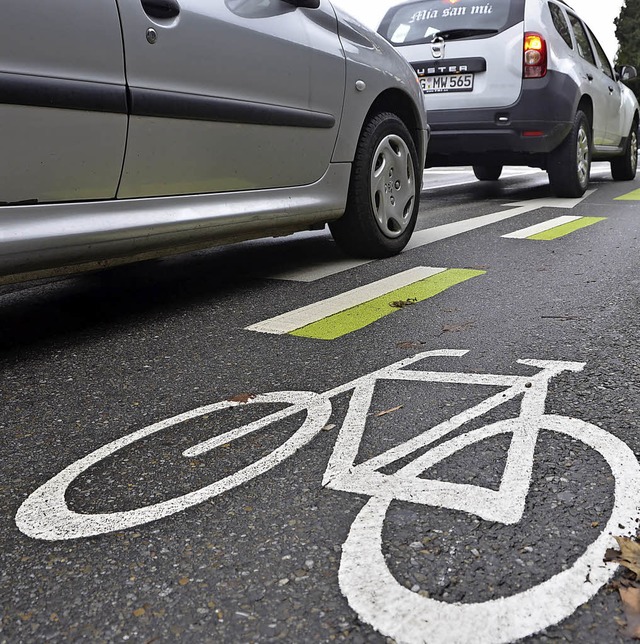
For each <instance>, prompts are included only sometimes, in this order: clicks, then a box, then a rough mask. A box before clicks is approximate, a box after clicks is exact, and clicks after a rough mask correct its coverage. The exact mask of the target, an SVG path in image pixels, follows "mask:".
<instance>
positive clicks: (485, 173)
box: [473, 165, 502, 181]
mask: <svg viewBox="0 0 640 644" xmlns="http://www.w3.org/2000/svg"><path fill="white" fill-rule="evenodd" d="M473 174H475V175H476V179H478V180H480V181H497V180H498V179H499V178H500V175H501V174H502V166H501V165H474V166H473Z"/></svg>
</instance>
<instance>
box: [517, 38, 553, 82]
mask: <svg viewBox="0 0 640 644" xmlns="http://www.w3.org/2000/svg"><path fill="white" fill-rule="evenodd" d="M546 73H547V43H546V42H545V40H544V38H543V37H542V36H541V35H540V34H537V33H535V32H533V31H527V33H525V35H524V65H523V71H522V74H523V76H524V78H542V77H543V76H544V75H545V74H546Z"/></svg>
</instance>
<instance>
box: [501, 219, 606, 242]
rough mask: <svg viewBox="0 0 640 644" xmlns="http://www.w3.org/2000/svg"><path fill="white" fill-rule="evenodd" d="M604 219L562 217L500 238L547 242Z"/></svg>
mask: <svg viewBox="0 0 640 644" xmlns="http://www.w3.org/2000/svg"><path fill="white" fill-rule="evenodd" d="M604 219H606V217H574V216H571V215H564V216H562V217H556V218H555V219H549V221H543V222H542V223H540V224H535V225H533V226H528V227H527V228H523V229H522V230H516V231H515V232H513V233H508V234H507V235H502V236H503V237H505V238H507V239H536V240H547V241H548V240H552V239H558V238H559V237H564V236H565V235H568V234H569V233H572V232H574V231H576V230H580V229H581V228H586V227H587V226H592V225H593V224H597V223H598V222H599V221H603V220H604Z"/></svg>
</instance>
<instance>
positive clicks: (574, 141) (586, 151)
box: [547, 110, 591, 197]
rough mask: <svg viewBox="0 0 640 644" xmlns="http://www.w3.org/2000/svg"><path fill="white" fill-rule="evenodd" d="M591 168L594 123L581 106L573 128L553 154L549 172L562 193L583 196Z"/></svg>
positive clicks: (557, 191)
mask: <svg viewBox="0 0 640 644" xmlns="http://www.w3.org/2000/svg"><path fill="white" fill-rule="evenodd" d="M590 172H591V126H590V124H589V119H588V118H587V116H586V115H585V113H584V112H582V111H581V110H578V111H577V112H576V116H575V118H574V120H573V127H572V128H571V132H569V134H568V135H567V137H566V138H565V140H564V141H563V142H562V143H561V144H560V145H559V146H558V147H557V148H556V149H555V150H553V152H551V154H550V155H549V160H548V163H547V173H548V175H549V182H550V183H551V188H552V190H553V191H554V192H555V194H556V195H557V196H558V197H582V195H583V194H584V193H585V191H586V190H587V186H588V185H589V174H590Z"/></svg>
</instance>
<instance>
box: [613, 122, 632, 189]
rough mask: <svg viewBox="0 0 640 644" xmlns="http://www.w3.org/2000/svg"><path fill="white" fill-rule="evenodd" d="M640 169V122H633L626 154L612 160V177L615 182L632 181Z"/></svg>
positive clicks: (625, 150)
mask: <svg viewBox="0 0 640 644" xmlns="http://www.w3.org/2000/svg"><path fill="white" fill-rule="evenodd" d="M637 169H638V122H637V121H636V120H634V121H633V124H632V125H631V130H630V131H629V136H628V137H627V145H626V147H625V149H624V154H623V155H622V156H621V157H616V158H615V159H612V160H611V176H612V177H613V178H614V180H615V181H631V180H632V179H635V177H636V171H637Z"/></svg>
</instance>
